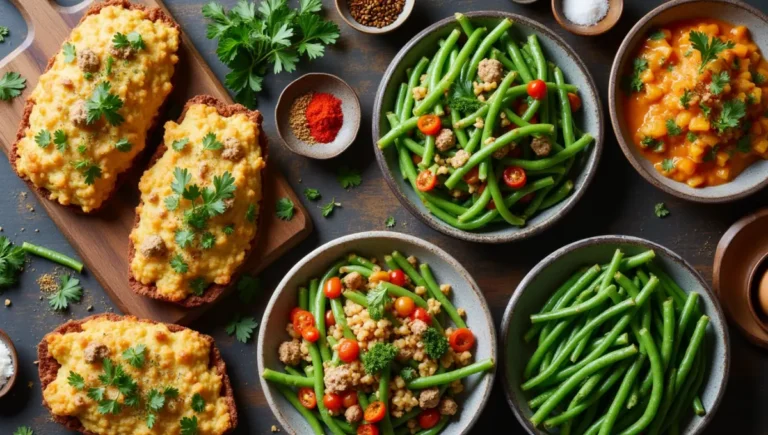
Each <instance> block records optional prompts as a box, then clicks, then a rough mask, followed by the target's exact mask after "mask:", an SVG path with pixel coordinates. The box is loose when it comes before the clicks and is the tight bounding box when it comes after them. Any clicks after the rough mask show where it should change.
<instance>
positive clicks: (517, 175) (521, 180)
mask: <svg viewBox="0 0 768 435" xmlns="http://www.w3.org/2000/svg"><path fill="white" fill-rule="evenodd" d="M527 181H528V177H526V175H525V169H523V168H520V167H518V166H508V167H507V169H504V183H506V184H507V186H509V187H511V188H513V189H520V188H521V187H524V186H525V183H526V182H527Z"/></svg>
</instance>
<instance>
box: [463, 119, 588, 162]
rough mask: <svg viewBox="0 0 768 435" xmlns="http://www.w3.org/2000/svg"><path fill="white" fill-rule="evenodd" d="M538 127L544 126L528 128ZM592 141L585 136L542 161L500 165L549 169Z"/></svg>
mask: <svg viewBox="0 0 768 435" xmlns="http://www.w3.org/2000/svg"><path fill="white" fill-rule="evenodd" d="M539 125H544V124H534V125H531V126H530V127H535V126H539ZM523 128H527V127H523ZM523 128H518V129H515V130H512V131H510V132H509V133H512V132H515V131H518V130H522V129H523ZM509 133H507V134H509ZM507 134H505V135H503V136H501V137H504V136H506V135H507ZM593 139H594V138H593V137H592V136H591V135H590V134H585V135H584V136H582V137H581V138H579V140H577V141H576V142H574V144H573V145H571V146H570V147H567V148H565V149H564V150H563V151H560V152H559V153H557V154H555V155H553V156H550V157H545V158H543V159H538V160H525V159H513V158H503V159H501V163H502V164H504V165H507V166H519V167H521V168H523V169H525V170H526V171H527V170H541V169H546V168H550V167H552V166H555V165H556V164H558V163H560V162H563V161H565V160H567V159H569V158H571V157H573V156H574V155H576V153H578V152H579V151H581V150H583V149H584V148H586V147H587V145H589V144H590V143H592V140H593ZM498 140H499V139H497V142H498ZM494 144H496V142H494ZM481 152H482V150H481ZM476 155H477V154H476ZM472 157H474V156H472ZM471 160H472V158H470V161H471ZM465 166H466V165H465ZM457 172H458V171H457Z"/></svg>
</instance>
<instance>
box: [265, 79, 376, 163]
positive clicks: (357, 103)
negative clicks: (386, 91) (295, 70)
mask: <svg viewBox="0 0 768 435" xmlns="http://www.w3.org/2000/svg"><path fill="white" fill-rule="evenodd" d="M314 76H317V77H321V78H324V79H326V80H332V81H336V82H338V83H339V84H341V85H343V86H345V87H346V88H347V89H349V91H350V92H351V93H352V95H354V97H355V98H354V99H353V100H352V102H353V103H354V106H355V112H357V115H358V116H357V122H355V125H354V126H353V129H354V134H353V135H352V136H351V137H350V138H349V140H348V141H347V143H346V144H345V145H342V146H339V147H337V148H336V150H334V151H333V152H331V153H329V154H324V155H322V156H320V155H314V154H308V153H304V152H301V151H299V150H298V149H294V148H293V147H292V146H291V145H290V144H289V142H288V141H287V140H286V139H285V138H284V137H283V133H282V129H281V128H280V117H279V116H278V112H279V111H280V108H281V107H283V105H284V104H287V101H284V98H283V97H284V96H285V93H286V92H287V91H288V89H290V88H291V87H293V86H295V85H296V84H297V83H299V82H300V81H303V80H307V79H308V78H310V77H314ZM274 117H275V130H277V136H278V137H279V138H280V141H281V142H282V143H283V145H285V147H286V148H287V149H288V150H289V151H291V152H292V153H294V154H297V155H300V156H304V157H309V158H311V159H317V160H327V159H332V158H334V157H336V156H338V155H339V154H341V153H343V152H344V151H346V150H347V149H348V148H349V147H350V146H351V145H352V144H353V143H354V142H355V140H356V139H357V134H358V133H359V132H360V123H361V122H362V109H361V108H360V96H359V95H357V92H355V89H354V88H353V87H352V86H350V85H349V83H347V82H346V81H344V79H342V78H341V77H339V76H337V75H335V74H330V73H326V72H310V73H306V74H302V75H301V76H300V77H298V78H296V79H295V80H293V81H291V82H290V83H288V84H287V85H286V86H285V87H284V88H283V90H282V91H280V96H279V97H277V103H275V111H274ZM318 145H319V146H323V145H327V144H318Z"/></svg>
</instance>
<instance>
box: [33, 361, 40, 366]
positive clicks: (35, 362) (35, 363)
mask: <svg viewBox="0 0 768 435" xmlns="http://www.w3.org/2000/svg"><path fill="white" fill-rule="evenodd" d="M32 364H34V365H38V364H40V361H38V360H34V361H32Z"/></svg>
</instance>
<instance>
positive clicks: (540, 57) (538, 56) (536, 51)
mask: <svg viewBox="0 0 768 435" xmlns="http://www.w3.org/2000/svg"><path fill="white" fill-rule="evenodd" d="M528 44H529V45H530V47H531V54H532V55H533V60H534V62H535V63H536V69H537V70H538V75H537V78H538V79H539V80H543V81H545V82H546V81H547V61H546V59H544V53H543V52H542V51H541V46H540V45H539V39H538V37H537V36H536V34H535V33H531V34H530V35H528Z"/></svg>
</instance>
